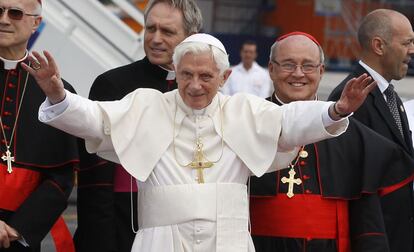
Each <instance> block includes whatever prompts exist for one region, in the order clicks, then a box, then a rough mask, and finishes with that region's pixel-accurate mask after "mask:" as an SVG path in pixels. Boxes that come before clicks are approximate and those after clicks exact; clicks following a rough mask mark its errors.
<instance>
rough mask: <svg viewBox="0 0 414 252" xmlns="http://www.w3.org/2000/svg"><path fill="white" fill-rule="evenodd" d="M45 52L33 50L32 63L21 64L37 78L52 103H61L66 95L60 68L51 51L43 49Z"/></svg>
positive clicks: (30, 57)
mask: <svg viewBox="0 0 414 252" xmlns="http://www.w3.org/2000/svg"><path fill="white" fill-rule="evenodd" d="M43 54H44V56H42V55H41V54H40V53H38V52H33V55H30V56H29V62H30V64H29V65H27V64H25V63H21V65H22V67H23V69H24V70H26V71H28V72H29V73H30V74H31V75H32V76H33V77H34V78H35V80H36V82H37V84H38V85H39V87H40V88H41V89H42V90H43V92H44V93H45V95H46V96H47V97H48V98H49V101H50V102H51V103H52V104H55V103H59V102H61V101H62V100H63V99H65V95H66V93H65V89H64V88H63V82H62V80H61V78H60V74H59V69H58V67H57V65H56V63H55V60H54V59H53V57H52V55H51V54H50V53H49V52H47V51H43Z"/></svg>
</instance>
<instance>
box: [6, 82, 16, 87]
mask: <svg viewBox="0 0 414 252" xmlns="http://www.w3.org/2000/svg"><path fill="white" fill-rule="evenodd" d="M7 86H8V87H9V88H15V87H16V85H14V84H13V83H11V82H9V84H8V85H7Z"/></svg>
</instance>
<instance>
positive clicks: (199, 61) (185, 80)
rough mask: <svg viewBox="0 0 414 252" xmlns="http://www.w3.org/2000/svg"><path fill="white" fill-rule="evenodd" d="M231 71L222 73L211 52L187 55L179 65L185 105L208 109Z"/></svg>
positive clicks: (180, 89)
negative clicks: (222, 74)
mask: <svg viewBox="0 0 414 252" xmlns="http://www.w3.org/2000/svg"><path fill="white" fill-rule="evenodd" d="M229 74H230V71H229V70H228V71H227V72H225V73H224V76H220V71H219V69H218V68H217V64H216V62H215V61H214V59H213V57H212V55H211V53H210V52H204V53H200V54H193V53H187V54H185V55H184V56H183V57H182V58H181V60H180V62H179V63H178V65H177V69H176V76H177V83H178V91H179V93H180V95H181V98H182V99H183V101H184V103H185V104H186V105H187V106H189V107H191V108H193V109H202V108H205V107H207V105H209V104H210V103H211V101H212V100H213V98H214V96H215V95H216V94H217V90H218V88H219V86H220V85H222V84H223V83H224V82H225V80H226V79H227V78H228V76H229Z"/></svg>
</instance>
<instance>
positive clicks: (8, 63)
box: [0, 51, 29, 70]
mask: <svg viewBox="0 0 414 252" xmlns="http://www.w3.org/2000/svg"><path fill="white" fill-rule="evenodd" d="M28 55H29V53H28V52H27V51H26V53H25V54H24V56H23V58H21V59H18V60H9V59H5V58H3V57H1V56H0V60H1V61H3V64H4V69H5V70H11V69H16V68H17V65H18V64H19V63H20V62H22V61H24V60H25V59H26V58H27V56H28Z"/></svg>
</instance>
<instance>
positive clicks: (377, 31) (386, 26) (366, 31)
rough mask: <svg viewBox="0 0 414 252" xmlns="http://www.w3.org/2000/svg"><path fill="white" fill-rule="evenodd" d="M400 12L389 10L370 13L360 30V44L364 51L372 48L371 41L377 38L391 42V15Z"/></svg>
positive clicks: (362, 22)
mask: <svg viewBox="0 0 414 252" xmlns="http://www.w3.org/2000/svg"><path fill="white" fill-rule="evenodd" d="M396 13H398V12H396V11H393V10H387V9H378V10H374V11H372V12H370V13H368V14H367V15H366V16H365V17H364V18H363V19H362V20H361V24H360V25H359V28H358V42H359V44H360V45H361V47H362V49H364V50H366V49H369V48H371V41H372V39H373V38H374V37H375V36H378V37H381V38H382V39H384V40H385V41H386V42H389V41H391V39H392V34H393V28H392V20H391V16H390V14H396Z"/></svg>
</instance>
